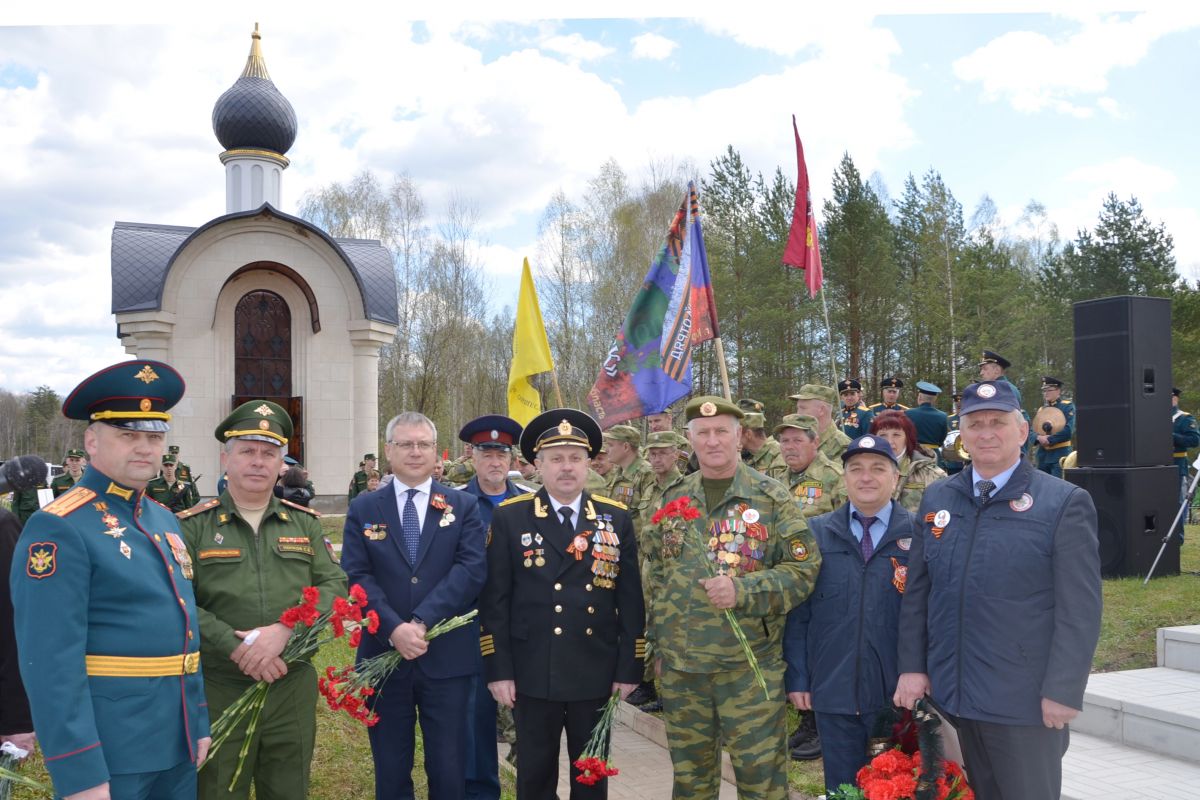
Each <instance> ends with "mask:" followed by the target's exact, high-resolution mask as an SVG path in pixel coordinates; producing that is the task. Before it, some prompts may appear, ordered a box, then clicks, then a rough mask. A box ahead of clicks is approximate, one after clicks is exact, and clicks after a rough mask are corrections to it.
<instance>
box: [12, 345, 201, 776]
mask: <svg viewBox="0 0 1200 800" xmlns="http://www.w3.org/2000/svg"><path fill="white" fill-rule="evenodd" d="M183 388H184V386H183V379H182V378H180V376H179V373H177V372H176V371H175V370H174V369H172V368H171V367H170V366H168V365H166V364H163V363H161V362H158V361H146V360H136V361H125V362H122V363H120V364H115V365H113V366H111V367H106V368H105V369H102V370H100V371H99V372H97V373H96V374H94V375H92V376H90V377H88V378H86V379H84V381H83V382H82V383H80V384H79V386H77V387H76V388H75V390H74V391H72V392H71V394H70V395H68V397H67V399H66V401H65V402H64V403H63V415H64V416H66V417H67V418H68V419H78V420H85V421H88V422H90V423H91V424H90V425H89V427H88V428H87V430H86V431H85V432H84V437H83V445H84V449H85V450H86V451H87V453H88V455H89V456H90V458H91V466H89V467H88V469H87V471H86V472H84V474H83V477H82V478H81V479H80V481H79V484H78V485H77V486H75V488H74V489H72V490H71V491H69V492H67V493H66V494H64V495H62V496H61V497H59V498H57V499H56V500H54V501H53V502H52V503H50V504H49V505H47V506H46V507H45V508H44V509H43V510H42V511H40V512H38V513H35V514H34V515H33V516H32V517H31V518H30V520H29V522H28V523H27V524H26V525H25V529H24V531H23V532H22V534H21V538H20V540H19V541H18V543H17V550H16V553H15V555H14V558H13V563H12V571H11V585H12V595H13V609H14V627H15V631H16V638H17V648H18V652H19V654H20V661H21V676H22V678H23V680H24V682H25V691H26V693H27V694H28V696H29V704H30V707H31V709H32V711H33V724H34V730H35V731H36V732H37V738H38V742H39V743H40V744H41V747H42V753H43V755H44V758H45V764H46V769H47V770H48V771H49V773H50V779H51V780H52V781H53V782H54V790H55V792H56V793H57V794H58V795H60V796H63V797H65V798H67V800H109V798H111V800H132V799H133V798H138V799H139V800H140V799H141V798H169V799H170V800H176V799H177V800H185V798H186V800H192V799H193V798H195V797H196V765H197V764H198V763H200V762H202V761H203V760H204V758H205V755H206V754H207V752H208V747H209V744H210V739H209V718H208V709H207V707H206V704H205V700H204V684H203V681H202V679H201V676H200V671H199V670H200V653H199V646H200V629H199V626H198V620H197V613H196V604H195V599H194V597H193V594H192V571H193V561H192V559H191V558H190V556H189V554H188V552H187V549H186V548H185V547H184V544H183V540H182V538H181V537H180V535H179V527H178V525H177V524H176V520H175V517H174V516H173V515H172V514H171V513H170V512H169V511H167V510H166V509H164V508H163V507H162V506H160V505H158V504H157V503H152V502H150V501H149V500H148V499H146V496H145V488H146V484H147V483H148V482H149V481H150V479H151V478H153V477H154V476H155V474H156V473H157V472H158V465H159V459H160V458H161V457H162V453H163V447H164V446H165V445H166V442H165V437H166V433H167V431H168V430H169V425H168V422H169V420H170V419H171V415H170V414H169V413H168V409H170V408H171V407H172V406H173V405H175V404H176V403H177V402H178V401H179V398H180V397H182V396H183Z"/></svg>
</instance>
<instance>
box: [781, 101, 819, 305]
mask: <svg viewBox="0 0 1200 800" xmlns="http://www.w3.org/2000/svg"><path fill="white" fill-rule="evenodd" d="M792 131H793V132H794V133H795V134H796V164H797V170H798V173H799V174H798V175H797V176H796V206H795V208H793V209H792V229H791V230H790V231H788V243H787V248H785V249H784V251H783V263H784V264H785V265H786V266H789V267H797V268H799V269H802V270H804V285H805V286H807V287H808V296H809V297H816V296H817V290H818V289H820V288H821V282H822V280H823V279H824V274H823V273H822V271H821V247H820V245H819V244H818V243H817V220H816V218H815V217H813V207H812V193H811V192H810V191H809V189H808V166H807V165H806V164H805V163H804V145H802V144H800V131H799V130H798V129H797V128H796V115H795V114H793V115H792Z"/></svg>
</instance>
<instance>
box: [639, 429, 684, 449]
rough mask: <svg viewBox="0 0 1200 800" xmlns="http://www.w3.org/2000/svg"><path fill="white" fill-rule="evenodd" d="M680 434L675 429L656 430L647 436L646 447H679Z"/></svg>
mask: <svg viewBox="0 0 1200 800" xmlns="http://www.w3.org/2000/svg"><path fill="white" fill-rule="evenodd" d="M678 446H679V436H678V434H676V433H675V432H674V431H656V432H654V433H652V434H650V435H649V436H647V437H646V449H647V450H649V449H650V448H651V447H678Z"/></svg>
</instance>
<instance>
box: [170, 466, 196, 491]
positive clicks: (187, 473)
mask: <svg viewBox="0 0 1200 800" xmlns="http://www.w3.org/2000/svg"><path fill="white" fill-rule="evenodd" d="M175 480H177V481H183V482H184V483H190V484H191V485H192V486H195V485H196V479H195V478H193V477H192V467H191V465H190V464H184V463H183V462H182V461H181V462H179V463H178V464H177V465H176V466H175ZM198 494H199V492H197V495H198Z"/></svg>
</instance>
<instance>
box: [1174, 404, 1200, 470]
mask: <svg viewBox="0 0 1200 800" xmlns="http://www.w3.org/2000/svg"><path fill="white" fill-rule="evenodd" d="M1171 447H1172V457H1173V458H1174V459H1175V466H1177V467H1179V475H1180V476H1181V477H1184V478H1186V477H1187V476H1188V457H1187V451H1188V450H1191V449H1192V448H1193V447H1200V431H1198V430H1196V418H1195V417H1193V416H1192V415H1191V414H1189V413H1187V412H1186V411H1180V410H1179V409H1177V408H1176V409H1173V410H1172V411H1171Z"/></svg>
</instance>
